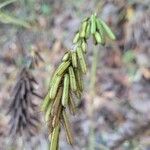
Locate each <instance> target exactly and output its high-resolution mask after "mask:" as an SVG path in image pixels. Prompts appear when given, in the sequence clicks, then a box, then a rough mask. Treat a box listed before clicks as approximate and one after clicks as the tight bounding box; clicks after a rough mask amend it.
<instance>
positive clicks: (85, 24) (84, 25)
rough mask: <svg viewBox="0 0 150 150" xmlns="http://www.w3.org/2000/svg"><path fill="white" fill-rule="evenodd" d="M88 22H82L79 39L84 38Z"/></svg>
mask: <svg viewBox="0 0 150 150" xmlns="http://www.w3.org/2000/svg"><path fill="white" fill-rule="evenodd" d="M87 24H88V22H87V21H84V22H83V23H82V25H81V29H80V33H79V34H80V37H81V38H84V37H85V32H86V27H87Z"/></svg>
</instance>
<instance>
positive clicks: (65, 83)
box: [41, 14, 115, 150]
mask: <svg viewBox="0 0 150 150" xmlns="http://www.w3.org/2000/svg"><path fill="white" fill-rule="evenodd" d="M91 36H92V37H93V41H94V44H95V45H97V44H101V45H105V42H106V38H109V39H111V40H115V35H114V34H113V32H112V31H111V29H110V28H109V27H108V26H107V24H106V23H105V22H104V21H103V20H101V19H99V18H98V17H97V15H96V14H92V15H91V17H88V18H86V19H84V20H83V21H82V24H81V27H80V28H79V30H78V31H77V32H76V35H75V37H74V39H73V44H74V45H75V48H74V49H73V50H69V51H67V52H66V53H65V55H64V56H63V58H62V60H61V63H60V64H59V66H58V68H57V69H56V71H55V72H54V74H53V76H52V79H51V81H50V87H49V91H48V93H47V95H46V97H45V99H44V101H43V103H42V106H41V108H42V111H44V112H45V120H46V122H48V127H49V134H50V136H51V146H50V150H57V149H58V145H59V144H58V142H59V133H60V124H61V123H62V124H63V126H64V128H65V130H66V136H67V141H68V143H69V144H71V145H72V144H73V135H72V131H71V127H70V123H69V121H68V116H67V112H66V110H67V109H68V108H69V112H70V113H71V114H74V113H75V111H76V105H75V102H74V101H73V99H74V98H75V97H77V98H79V99H80V98H81V94H82V92H83V79H82V77H83V75H84V74H86V72H87V66H86V61H85V54H86V51H87V40H88V39H89V38H90V37H91ZM54 139H55V140H54Z"/></svg>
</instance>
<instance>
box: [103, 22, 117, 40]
mask: <svg viewBox="0 0 150 150" xmlns="http://www.w3.org/2000/svg"><path fill="white" fill-rule="evenodd" d="M100 23H101V24H102V26H103V28H104V30H105V32H106V34H107V36H108V37H109V38H110V39H111V40H115V39H116V37H115V35H114V33H113V32H112V30H111V29H110V28H109V27H108V25H107V24H106V23H105V22H104V21H103V20H100Z"/></svg>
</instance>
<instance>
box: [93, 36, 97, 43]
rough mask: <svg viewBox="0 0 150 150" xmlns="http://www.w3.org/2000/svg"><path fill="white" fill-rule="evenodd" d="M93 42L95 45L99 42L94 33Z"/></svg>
mask: <svg viewBox="0 0 150 150" xmlns="http://www.w3.org/2000/svg"><path fill="white" fill-rule="evenodd" d="M93 43H94V44H95V45H97V44H98V43H97V41H96V39H95V36H94V35H93Z"/></svg>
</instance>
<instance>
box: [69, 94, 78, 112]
mask: <svg viewBox="0 0 150 150" xmlns="http://www.w3.org/2000/svg"><path fill="white" fill-rule="evenodd" d="M68 104H69V105H68V106H69V111H70V113H71V114H72V115H75V113H76V105H75V102H74V100H73V99H72V97H71V95H70V96H69V102H68Z"/></svg>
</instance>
